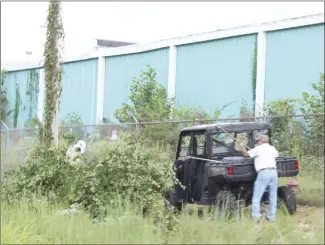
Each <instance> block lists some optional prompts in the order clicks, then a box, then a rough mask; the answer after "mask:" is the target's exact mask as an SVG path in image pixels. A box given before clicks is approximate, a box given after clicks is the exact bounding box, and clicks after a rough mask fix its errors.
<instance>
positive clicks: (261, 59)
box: [255, 32, 266, 117]
mask: <svg viewBox="0 0 325 245" xmlns="http://www.w3.org/2000/svg"><path fill="white" fill-rule="evenodd" d="M265 68H266V33H265V32H259V33H258V35H257V68H256V88H255V95H256V97H255V116H257V117H260V116H263V114H264V94H265V92H264V86H265Z"/></svg>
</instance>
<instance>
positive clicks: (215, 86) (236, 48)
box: [175, 35, 256, 117]
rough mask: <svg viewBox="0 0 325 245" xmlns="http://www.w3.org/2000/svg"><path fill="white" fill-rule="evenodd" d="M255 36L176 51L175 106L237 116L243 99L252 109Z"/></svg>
mask: <svg viewBox="0 0 325 245" xmlns="http://www.w3.org/2000/svg"><path fill="white" fill-rule="evenodd" d="M255 40H256V35H247V36H241V37H234V38H226V39H222V40H215V41H209V42H202V43H195V44H189V45H182V46H179V47H178V48H177V73H176V74H177V75H176V92H175V94H176V105H182V106H196V107H202V108H204V109H205V110H207V111H210V112H212V111H213V110H214V109H215V108H216V107H218V108H221V107H222V106H223V105H225V104H228V103H232V102H234V104H232V105H230V106H229V107H227V109H225V110H224V112H223V113H222V114H221V117H226V116H231V115H238V114H239V108H240V105H241V101H242V99H245V100H246V102H247V104H248V106H250V107H251V106H252V98H253V95H252V65H253V54H254V47H255Z"/></svg>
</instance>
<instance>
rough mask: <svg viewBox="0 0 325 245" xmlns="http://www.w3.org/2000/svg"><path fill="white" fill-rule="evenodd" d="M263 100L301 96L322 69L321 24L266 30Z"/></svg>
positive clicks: (322, 35) (322, 44)
mask: <svg viewBox="0 0 325 245" xmlns="http://www.w3.org/2000/svg"><path fill="white" fill-rule="evenodd" d="M266 37H267V38H266V47H267V52H266V79H265V102H266V103H267V102H269V101H270V100H275V99H280V98H301V93H302V92H304V91H306V92H312V87H311V84H312V83H313V82H316V81H318V80H319V74H320V72H324V24H320V25H313V26H307V27H300V28H293V29H287V30H280V31H274V32H269V33H267V36H266Z"/></svg>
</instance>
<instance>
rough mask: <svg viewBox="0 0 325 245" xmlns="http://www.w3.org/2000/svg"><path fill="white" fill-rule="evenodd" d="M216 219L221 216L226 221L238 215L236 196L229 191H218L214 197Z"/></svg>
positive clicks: (238, 208) (238, 207)
mask: <svg viewBox="0 0 325 245" xmlns="http://www.w3.org/2000/svg"><path fill="white" fill-rule="evenodd" d="M216 211H217V217H218V218H220V217H221V216H223V217H225V218H226V219H230V218H232V217H234V216H235V215H236V214H240V206H238V203H237V200H236V196H235V195H234V194H233V193H232V192H231V191H219V192H218V194H217V197H216Z"/></svg>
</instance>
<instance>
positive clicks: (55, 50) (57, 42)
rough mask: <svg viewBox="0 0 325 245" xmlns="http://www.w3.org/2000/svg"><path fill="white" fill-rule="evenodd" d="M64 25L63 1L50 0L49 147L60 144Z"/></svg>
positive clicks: (47, 63)
mask: <svg viewBox="0 0 325 245" xmlns="http://www.w3.org/2000/svg"><path fill="white" fill-rule="evenodd" d="M62 40H63V25H62V20H61V2H60V1H50V3H49V9H48V16H47V31H46V43H45V50H44V58H45V61H44V71H45V87H46V89H45V92H46V93H45V108H44V143H45V145H46V146H47V147H49V146H50V145H54V146H56V147H58V145H59V127H58V124H59V102H60V94H61V79H62V71H61V67H60V58H61V44H62Z"/></svg>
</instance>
